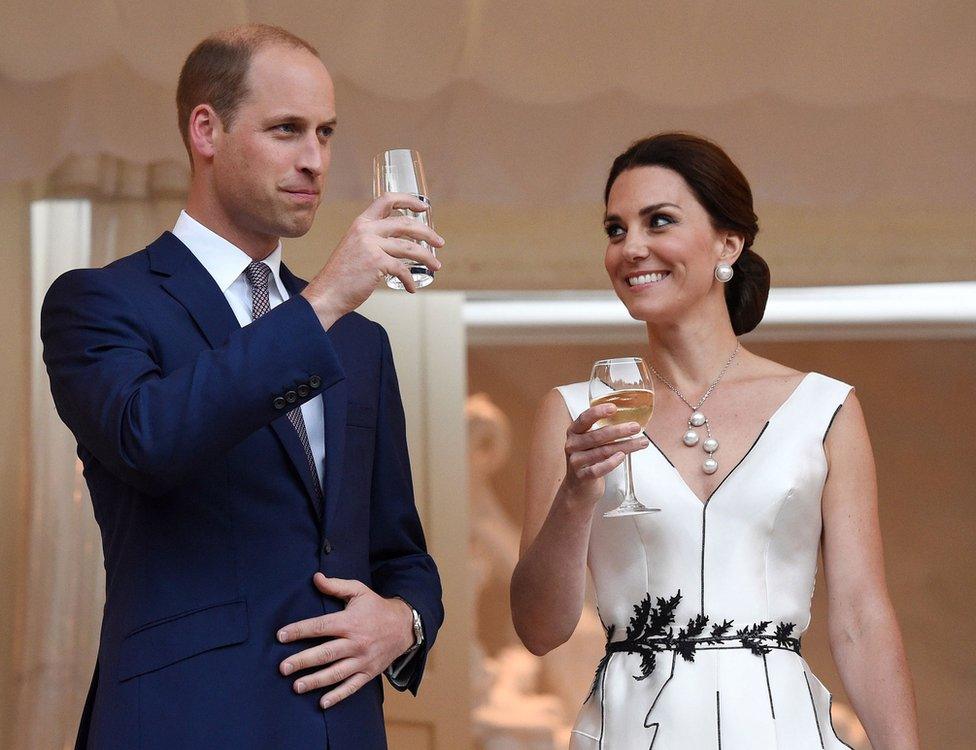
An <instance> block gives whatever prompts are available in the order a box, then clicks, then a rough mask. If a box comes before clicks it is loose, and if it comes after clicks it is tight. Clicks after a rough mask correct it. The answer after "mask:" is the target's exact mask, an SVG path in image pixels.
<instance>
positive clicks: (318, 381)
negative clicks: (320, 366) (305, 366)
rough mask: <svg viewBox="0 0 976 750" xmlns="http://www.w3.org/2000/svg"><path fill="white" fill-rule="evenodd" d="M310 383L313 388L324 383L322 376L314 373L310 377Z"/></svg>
mask: <svg viewBox="0 0 976 750" xmlns="http://www.w3.org/2000/svg"><path fill="white" fill-rule="evenodd" d="M308 384H309V385H310V386H312V388H318V387H319V386H321V385H322V378H320V377H319V376H318V375H313V376H312V377H310V378H309V379H308Z"/></svg>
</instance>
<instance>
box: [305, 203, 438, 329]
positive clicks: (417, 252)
mask: <svg viewBox="0 0 976 750" xmlns="http://www.w3.org/2000/svg"><path fill="white" fill-rule="evenodd" d="M399 208H404V209H409V210H411V211H415V212H418V213H420V212H423V211H426V210H427V209H428V205H427V203H425V202H424V201H422V200H420V199H419V198H417V197H416V196H415V195H408V194H406V193H386V194H385V195H382V196H380V197H379V198H377V199H376V200H374V201H373V202H372V203H371V204H370V205H369V207H368V208H367V209H366V210H365V211H363V212H362V213H361V214H360V215H359V216H357V217H356V218H355V220H353V222H352V224H351V225H350V227H349V229H348V231H347V232H346V234H345V236H344V237H343V238H342V241H341V242H339V244H338V246H337V247H336V249H335V250H333V251H332V255H331V257H330V258H329V261H328V263H326V264H325V267H323V268H322V270H321V271H319V272H318V274H317V275H316V276H315V278H314V279H312V280H311V282H309V284H308V286H307V287H305V289H304V290H303V291H302V296H304V297H305V298H306V299H307V300H308V301H309V303H310V304H311V305H312V309H313V310H315V313H316V315H318V318H319V320H320V321H322V325H323V326H324V327H325V328H326V329H327V330H328V329H329V328H330V327H331V326H332V324H333V323H335V321H337V320H338V319H339V318H341V317H342V316H343V315H345V314H346V313H348V312H351V311H353V310H355V309H356V308H357V307H359V306H360V305H361V304H363V302H365V301H366V300H367V299H368V298H369V296H370V295H371V294H372V293H373V290H375V289H376V285H377V284H378V283H379V282H380V281H382V280H383V279H384V278H385V277H386V276H387V275H389V276H396V277H397V278H398V279H400V281H402V282H403V286H404V288H405V289H406V290H407V291H408V292H414V291H416V285H415V284H414V281H413V277H412V276H411V274H410V268H409V267H408V266H406V265H404V263H403V262H402V261H404V260H409V261H416V262H417V263H419V264H421V265H424V266H427V267H428V268H430V269H432V270H434V271H436V270H439V269H440V268H441V263H440V261H438V260H437V258H435V257H434V254H433V253H432V252H430V251H429V250H427V249H425V248H424V247H423V246H422V245H420V244H419V243H420V242H421V241H424V242H427V243H428V244H430V245H432V246H434V247H443V246H444V239H443V238H442V237H441V236H440V235H439V234H437V232H435V231H434V230H433V229H431V228H430V227H428V226H426V225H424V224H423V223H422V222H420V221H417V220H416V219H412V218H410V217H407V216H399V215H393V212H394V211H395V210H396V209H399Z"/></svg>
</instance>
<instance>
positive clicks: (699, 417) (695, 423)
mask: <svg viewBox="0 0 976 750" xmlns="http://www.w3.org/2000/svg"><path fill="white" fill-rule="evenodd" d="M688 423H689V424H690V425H691V426H692V427H701V426H702V425H703V424H705V415H704V414H702V413H701V412H700V411H696V412H695V413H694V414H692V415H691V419H689V420H688Z"/></svg>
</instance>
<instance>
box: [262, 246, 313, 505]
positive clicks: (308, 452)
mask: <svg viewBox="0 0 976 750" xmlns="http://www.w3.org/2000/svg"><path fill="white" fill-rule="evenodd" d="M244 274H245V276H247V283H248V284H249V285H250V286H251V303H252V307H251V319H252V320H257V319H258V318H260V317H261V316H262V315H264V314H265V313H267V312H268V311H269V310H271V304H270V302H269V300H268V277H269V276H270V275H271V267H270V266H268V264H266V263H261V262H259V261H254V262H253V263H251V264H250V265H249V266H248V267H247V268H246V269H244ZM288 421H289V422H291V423H292V425H293V426H294V427H295V432H297V433H298V441H299V442H300V443H301V444H302V448H303V449H304V451H305V460H306V461H308V468H309V471H311V472H312V484H314V485H315V496H316V498H317V499H318V500H319V501H320V503H321V500H322V486H321V485H320V484H319V473H318V472H317V471H316V470H315V457H314V456H313V455H312V446H311V445H310V444H309V442H308V431H307V430H306V429H305V420H304V419H303V418H302V408H301V407H300V406H296V407H295V408H294V409H292V410H291V411H290V412H288Z"/></svg>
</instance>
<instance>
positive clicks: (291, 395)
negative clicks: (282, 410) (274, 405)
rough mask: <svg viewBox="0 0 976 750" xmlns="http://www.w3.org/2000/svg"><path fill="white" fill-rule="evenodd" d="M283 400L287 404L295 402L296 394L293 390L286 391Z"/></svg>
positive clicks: (296, 399)
mask: <svg viewBox="0 0 976 750" xmlns="http://www.w3.org/2000/svg"><path fill="white" fill-rule="evenodd" d="M285 401H287V402H288V403H289V404H293V403H295V402H296V401H298V394H297V393H295V391H288V393H286V394H285Z"/></svg>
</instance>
